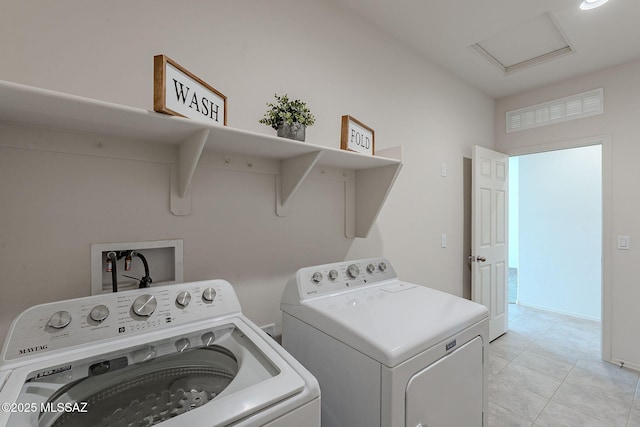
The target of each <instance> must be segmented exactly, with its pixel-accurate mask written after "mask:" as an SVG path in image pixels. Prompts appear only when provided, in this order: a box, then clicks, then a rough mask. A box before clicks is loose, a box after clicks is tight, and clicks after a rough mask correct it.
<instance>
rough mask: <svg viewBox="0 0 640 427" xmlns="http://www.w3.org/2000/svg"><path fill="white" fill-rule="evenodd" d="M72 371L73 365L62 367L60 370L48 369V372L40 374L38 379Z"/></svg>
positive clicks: (37, 376)
mask: <svg viewBox="0 0 640 427" xmlns="http://www.w3.org/2000/svg"><path fill="white" fill-rule="evenodd" d="M69 370H71V365H66V366H60V367H58V368H53V369H47V370H46V371H42V372H38V374H37V375H36V378H43V377H48V376H49V375H55V374H59V373H60V372H64V371H69Z"/></svg>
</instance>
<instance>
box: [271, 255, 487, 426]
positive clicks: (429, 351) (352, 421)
mask: <svg viewBox="0 0 640 427" xmlns="http://www.w3.org/2000/svg"><path fill="white" fill-rule="evenodd" d="M280 308H281V310H282V311H283V321H282V343H283V346H284V347H285V349H287V351H289V352H290V353H291V354H292V355H293V356H294V357H295V358H296V359H298V360H299V361H300V362H301V363H302V364H303V365H304V366H305V367H306V368H307V369H309V371H311V373H312V374H313V375H314V376H315V377H316V378H317V379H318V381H319V382H320V388H321V390H322V425H323V427H329V426H331V427H333V426H335V427H338V426H349V427H374V426H375V427H400V426H406V427H417V426H423V427H427V426H428V427H443V426H444V427H451V426H464V427H472V426H482V425H487V379H488V369H489V363H488V360H487V358H488V353H489V351H488V338H489V320H488V311H487V309H486V307H484V306H483V305H480V304H476V303H474V302H471V301H468V300H466V299H463V298H459V297H456V296H453V295H450V294H447V293H444V292H439V291H436V290H433V289H429V288H427V287H424V286H420V285H416V284H411V283H407V282H403V281H400V280H398V278H397V276H396V273H395V272H394V270H393V268H392V266H391V264H390V263H389V261H388V260H386V259H384V258H374V259H364V260H359V261H351V262H339V263H335V264H326V265H320V266H314V267H308V268H303V269H300V270H298V272H297V273H296V275H295V277H294V278H292V279H291V280H290V281H289V283H288V284H287V286H286V288H285V291H284V294H283V297H282V303H281V305H280Z"/></svg>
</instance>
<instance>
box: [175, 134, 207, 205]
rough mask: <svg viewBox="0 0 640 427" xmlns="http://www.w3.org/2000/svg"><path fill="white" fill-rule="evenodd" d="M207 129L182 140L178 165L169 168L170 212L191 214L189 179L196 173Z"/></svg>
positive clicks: (205, 140)
mask: <svg viewBox="0 0 640 427" xmlns="http://www.w3.org/2000/svg"><path fill="white" fill-rule="evenodd" d="M208 137H209V129H202V130H200V131H198V132H196V133H195V134H193V135H192V136H191V137H189V138H187V139H186V140H184V141H183V142H182V143H181V144H180V147H179V149H178V163H177V164H176V165H172V166H171V212H172V213H173V214H174V215H190V214H191V179H192V178H193V174H194V173H195V171H196V166H197V165H198V160H199V159H200V155H201V154H202V150H203V149H204V146H205V144H206V143H207V138H208Z"/></svg>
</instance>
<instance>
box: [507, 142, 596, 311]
mask: <svg viewBox="0 0 640 427" xmlns="http://www.w3.org/2000/svg"><path fill="white" fill-rule="evenodd" d="M509 182H510V186H509V197H510V200H509V220H510V221H509V273H510V274H509V292H508V294H509V302H510V303H512V304H513V303H517V304H520V305H523V306H529V307H534V308H540V309H544V310H548V311H553V312H556V313H561V314H567V315H571V316H575V317H581V318H585V319H591V320H597V321H600V320H601V312H602V310H601V307H602V303H601V301H602V262H601V260H602V255H603V253H602V241H603V240H602V235H603V230H602V224H603V211H602V207H603V203H602V182H603V177H602V145H601V144H596V145H589V146H584V147H575V148H568V149H561V150H554V151H546V152H541V153H534V154H526V155H520V156H512V157H511V158H510V162H509Z"/></svg>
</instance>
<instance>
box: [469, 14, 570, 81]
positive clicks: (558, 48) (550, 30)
mask: <svg viewBox="0 0 640 427" xmlns="http://www.w3.org/2000/svg"><path fill="white" fill-rule="evenodd" d="M471 48H472V49H473V50H475V51H476V52H477V53H479V54H480V55H481V56H482V57H483V58H485V59H486V60H487V61H489V62H490V63H491V64H493V65H494V66H496V67H497V68H498V69H499V70H500V71H501V72H503V73H504V74H505V75H508V74H511V73H513V72H515V71H519V70H523V69H525V68H529V67H532V66H534V65H537V64H540V63H542V62H546V61H549V60H551V59H555V58H558V57H560V56H563V55H567V54H570V53H573V52H574V49H573V47H572V46H571V44H570V43H569V41H568V40H567V38H566V37H565V35H564V34H563V32H562V30H561V29H560V27H559V26H558V24H557V22H556V21H555V19H554V18H553V16H551V14H550V13H548V12H547V13H543V14H542V15H539V16H537V17H535V18H533V19H531V20H529V21H527V22H525V23H523V24H520V25H519V26H517V27H513V28H511V29H509V30H507V31H504V32H502V33H499V34H496V35H494V36H492V37H489V38H487V39H485V40H483V41H481V42H478V43H476V44H474V45H472V46H471Z"/></svg>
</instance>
